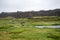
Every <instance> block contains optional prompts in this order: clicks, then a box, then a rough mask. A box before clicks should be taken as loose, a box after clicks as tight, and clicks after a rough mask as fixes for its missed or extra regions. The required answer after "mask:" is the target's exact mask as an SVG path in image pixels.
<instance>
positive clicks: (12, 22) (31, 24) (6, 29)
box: [0, 16, 60, 40]
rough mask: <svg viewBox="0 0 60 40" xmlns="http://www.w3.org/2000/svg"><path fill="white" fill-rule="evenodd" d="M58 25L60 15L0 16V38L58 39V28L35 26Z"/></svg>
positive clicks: (22, 39) (15, 39)
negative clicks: (31, 16)
mask: <svg viewBox="0 0 60 40" xmlns="http://www.w3.org/2000/svg"><path fill="white" fill-rule="evenodd" d="M53 25H60V17H55V16H48V17H47V16H43V17H33V18H12V17H7V18H0V40H60V28H57V29H54V28H43V29H41V28H36V27H35V26H53Z"/></svg>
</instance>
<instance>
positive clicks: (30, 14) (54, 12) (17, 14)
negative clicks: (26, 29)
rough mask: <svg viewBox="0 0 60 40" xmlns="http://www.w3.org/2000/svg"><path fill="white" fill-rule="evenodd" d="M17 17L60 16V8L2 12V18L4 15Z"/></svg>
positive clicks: (0, 16)
mask: <svg viewBox="0 0 60 40" xmlns="http://www.w3.org/2000/svg"><path fill="white" fill-rule="evenodd" d="M8 16H11V17H15V18H31V17H33V16H60V9H54V10H48V11H46V10H40V11H27V12H21V11H17V12H9V13H8V12H2V13H0V18H4V17H8Z"/></svg>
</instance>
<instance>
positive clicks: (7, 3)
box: [0, 0, 60, 12]
mask: <svg viewBox="0 0 60 40" xmlns="http://www.w3.org/2000/svg"><path fill="white" fill-rule="evenodd" d="M55 8H60V0H0V12H2V11H3V12H12V11H31V10H35V11H37V10H49V9H55Z"/></svg>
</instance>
